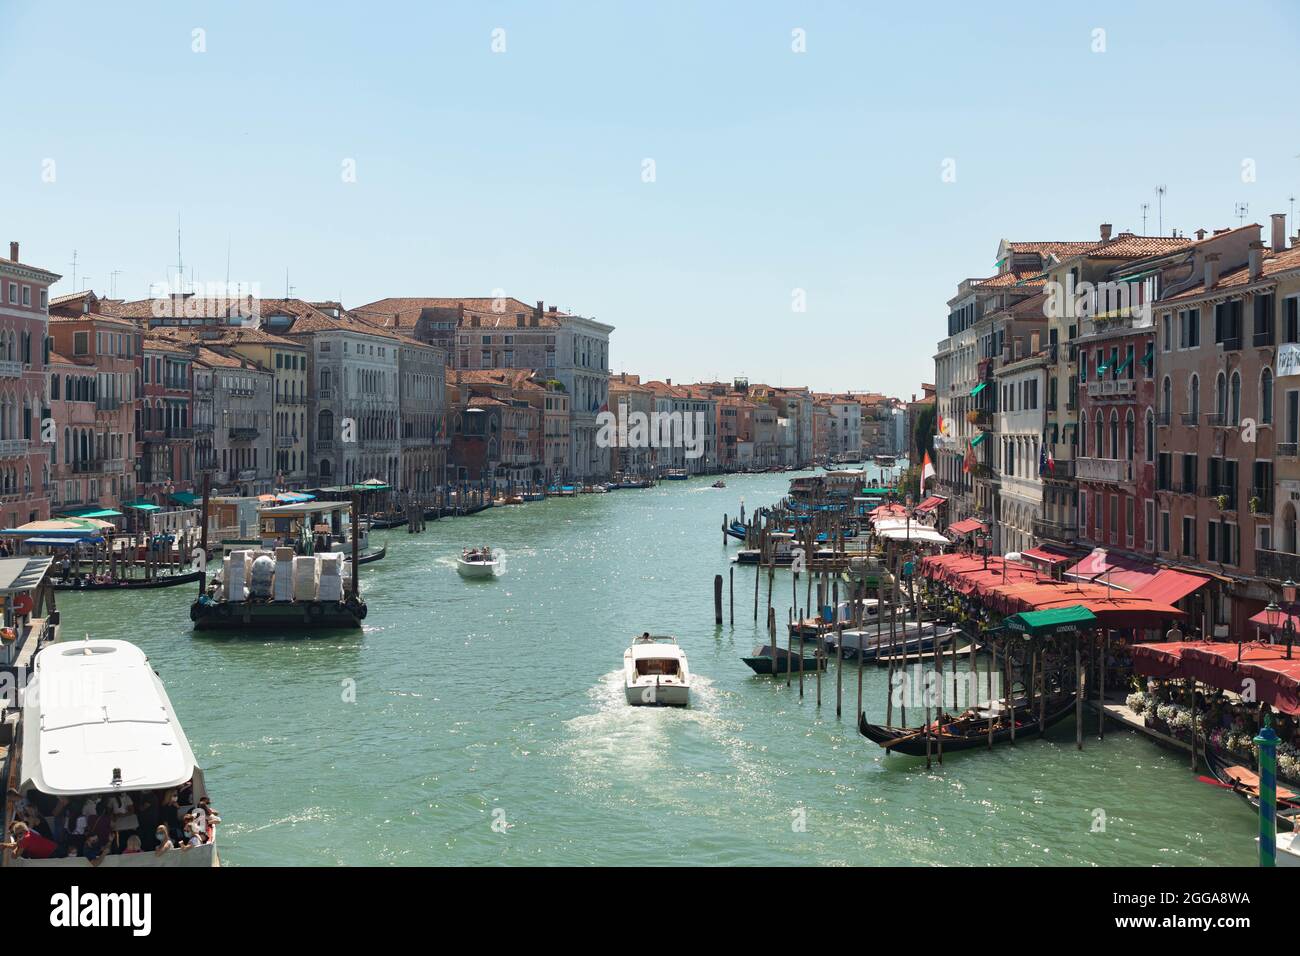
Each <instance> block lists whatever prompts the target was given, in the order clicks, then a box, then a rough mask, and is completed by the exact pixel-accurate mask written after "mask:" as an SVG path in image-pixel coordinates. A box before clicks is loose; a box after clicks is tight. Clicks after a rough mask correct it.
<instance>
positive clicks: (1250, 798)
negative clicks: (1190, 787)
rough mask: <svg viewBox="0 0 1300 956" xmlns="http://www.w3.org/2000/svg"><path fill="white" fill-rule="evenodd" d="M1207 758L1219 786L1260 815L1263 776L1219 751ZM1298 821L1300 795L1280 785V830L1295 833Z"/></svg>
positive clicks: (1210, 752)
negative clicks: (1261, 777) (1260, 786)
mask: <svg viewBox="0 0 1300 956" xmlns="http://www.w3.org/2000/svg"><path fill="white" fill-rule="evenodd" d="M1203 756H1204V757H1205V766H1206V767H1207V768H1208V769H1209V771H1210V773H1211V774H1213V775H1214V779H1215V780H1217V781H1218V783H1219V786H1221V787H1224V788H1225V789H1228V790H1231V791H1232V792H1233V793H1235V794H1237V796H1239V797H1241V798H1242V799H1243V800H1245V801H1246V802H1247V803H1249V804H1250V805H1251V806H1252V807H1253V808H1254V809H1255V811H1256V812H1258V811H1259V775H1258V774H1257V773H1256V772H1255V771H1254V770H1252V769H1251V768H1250V767H1248V766H1246V765H1245V764H1243V763H1242V762H1241V761H1242V759H1243V758H1240V757H1236V756H1234V755H1229V754H1225V753H1223V752H1222V751H1220V750H1218V749H1217V748H1215V747H1208V748H1206V750H1205V753H1204V755H1203ZM1247 759H1248V758H1247ZM1207 782H1208V781H1207ZM1297 817H1300V794H1297V793H1296V792H1295V791H1294V790H1292V789H1291V788H1290V787H1285V786H1283V785H1282V784H1281V783H1278V785H1277V825H1278V829H1281V830H1294V829H1295V826H1296V818H1297Z"/></svg>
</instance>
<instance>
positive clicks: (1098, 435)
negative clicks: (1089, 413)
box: [1092, 412, 1106, 458]
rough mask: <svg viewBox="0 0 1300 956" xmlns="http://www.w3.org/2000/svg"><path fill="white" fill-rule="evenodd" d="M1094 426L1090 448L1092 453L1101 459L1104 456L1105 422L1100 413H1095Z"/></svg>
mask: <svg viewBox="0 0 1300 956" xmlns="http://www.w3.org/2000/svg"><path fill="white" fill-rule="evenodd" d="M1095 424H1096V431H1095V432H1094V433H1093V438H1094V439H1095V441H1094V443H1093V446H1092V453H1093V454H1094V455H1096V456H1097V457H1098V458H1102V457H1104V456H1105V454H1106V443H1105V441H1104V436H1105V427H1106V421H1105V416H1104V415H1103V414H1102V413H1101V412H1098V413H1097V421H1096V423H1095Z"/></svg>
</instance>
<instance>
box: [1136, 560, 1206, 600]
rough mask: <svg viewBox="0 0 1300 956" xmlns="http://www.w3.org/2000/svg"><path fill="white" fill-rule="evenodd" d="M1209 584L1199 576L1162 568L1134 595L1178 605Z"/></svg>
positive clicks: (1204, 578)
mask: <svg viewBox="0 0 1300 956" xmlns="http://www.w3.org/2000/svg"><path fill="white" fill-rule="evenodd" d="M1209 583H1210V579H1209V578H1207V577H1203V576H1202V575H1199V574H1188V573H1186V572H1185V571H1174V570H1173V569H1171V568H1162V569H1161V570H1160V571H1158V572H1156V576H1155V577H1153V578H1151V580H1149V581H1147V583H1146V584H1144V585H1142V586H1141V587H1139V588H1138V589H1137V590H1135V591H1134V592H1133V593H1134V594H1140V595H1142V596H1143V597H1149V598H1151V600H1153V601H1160V602H1162V603H1164V604H1177V603H1178V602H1179V601H1181V600H1182V599H1183V598H1185V597H1187V595H1189V594H1191V593H1192V592H1194V591H1198V590H1200V589H1201V588H1203V587H1205V585H1207V584H1209Z"/></svg>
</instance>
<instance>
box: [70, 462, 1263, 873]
mask: <svg viewBox="0 0 1300 956" xmlns="http://www.w3.org/2000/svg"><path fill="white" fill-rule="evenodd" d="M709 483H710V482H709V480H703V479H694V480H691V481H688V482H669V483H665V484H663V485H661V486H660V487H658V488H655V489H648V490H626V491H618V492H614V493H611V494H608V495H584V496H579V497H575V498H569V499H555V500H551V501H547V502H542V503H534V504H529V505H525V506H522V507H512V508H500V509H493V510H490V511H487V512H484V513H482V514H479V515H475V516H472V517H469V518H463V519H456V520H444V521H439V522H432V523H430V524H429V526H428V530H427V531H425V532H424V533H423V534H420V535H408V534H407V533H406V531H405V530H404V529H402V530H397V531H391V532H381V533H379V534H380V535H383V536H385V537H386V539H387V542H388V546H389V549H388V556H387V558H386V559H385V560H384V561H382V562H380V563H378V564H375V565H369V566H366V567H364V568H363V569H362V573H361V579H362V588H363V591H364V594H365V597H366V600H367V601H368V603H369V605H370V615H369V617H368V618H367V620H366V625H365V629H364V632H362V633H358V634H334V635H332V636H329V637H318V638H314V639H265V638H231V637H210V636H199V635H196V634H194V633H192V632H191V631H190V629H189V619H188V614H187V611H188V605H189V602H190V601H191V600H192V599H193V594H192V593H191V590H190V589H189V588H175V589H171V590H164V591H156V592H144V593H141V594H135V595H108V596H105V595H75V594H69V595H60V607H61V608H62V610H63V634H64V637H65V639H74V638H80V637H81V636H82V635H83V634H85V633H89V634H91V635H92V636H94V637H101V638H123V639H126V640H130V641H133V642H134V643H136V644H138V645H140V646H141V647H142V648H143V649H144V650H145V652H146V653H147V654H148V655H149V657H150V658H151V660H152V662H153V665H154V667H155V668H156V669H157V670H158V672H159V673H160V674H161V675H162V678H163V681H164V682H165V684H166V686H167V689H168V692H169V694H170V695H171V698H172V701H173V703H174V704H175V706H176V710H177V712H178V714H179V715H180V718H181V721H182V723H183V725H184V727H185V730H186V732H187V734H188V735H189V738H190V740H191V742H192V744H193V746H194V751H195V753H196V754H197V756H198V758H199V761H200V762H201V764H202V765H203V767H204V768H205V772H206V774H207V779H208V783H209V787H210V789H211V791H212V793H213V797H214V804H215V805H216V806H217V807H218V808H219V809H220V810H221V813H222V816H223V819H224V821H225V822H224V824H223V826H222V828H221V835H220V852H221V856H222V858H223V861H224V862H225V863H226V864H228V865H237V866H250V865H286V864H288V865H333V864H538V865H549V864H590V863H605V864H624V865H627V864H631V865H635V864H646V865H659V864H680V863H697V864H853V865H872V864H957V865H961V864H1043V865H1118V864H1138V865H1162V864H1184V865H1186V864H1239V865H1248V864H1250V863H1252V862H1253V861H1254V858H1255V856H1254V855H1255V848H1254V844H1253V836H1254V833H1255V822H1254V818H1253V816H1252V815H1251V813H1250V811H1249V809H1248V808H1247V807H1246V806H1245V805H1244V803H1242V802H1241V801H1239V800H1238V799H1237V798H1236V797H1234V796H1232V795H1231V794H1228V793H1225V792H1224V791H1222V790H1218V789H1216V788H1212V787H1209V786H1207V785H1205V784H1202V783H1198V782H1197V781H1196V779H1195V777H1194V776H1193V775H1192V774H1191V772H1190V771H1189V769H1188V767H1187V760H1186V758H1185V757H1183V756H1182V755H1180V754H1175V753H1171V752H1167V751H1164V750H1162V749H1160V748H1159V747H1157V746H1156V745H1155V744H1153V743H1151V742H1149V741H1147V740H1146V739H1144V738H1142V737H1139V736H1137V735H1135V734H1132V733H1127V732H1121V731H1118V730H1111V731H1109V732H1108V733H1107V736H1106V739H1105V741H1104V742H1100V743H1099V742H1098V741H1097V740H1096V739H1095V736H1091V737H1089V738H1088V739H1087V740H1086V745H1085V746H1086V749H1085V750H1084V751H1083V752H1082V753H1079V752H1078V751H1076V750H1075V748H1074V729H1073V722H1072V721H1071V722H1067V723H1065V724H1063V725H1061V726H1058V727H1057V728H1055V729H1054V730H1053V731H1052V732H1051V733H1049V735H1048V738H1047V739H1046V740H1041V741H1030V742H1025V743H1022V744H1020V745H1018V746H1017V747H1015V748H1011V747H1001V748H996V749H995V750H994V751H992V752H991V753H990V752H974V753H968V754H962V755H954V756H949V758H948V760H947V762H946V764H945V766H943V767H941V768H940V767H936V768H935V769H933V770H931V771H927V770H926V769H925V767H924V762H923V761H920V762H918V761H916V760H914V759H910V758H902V757H890V758H889V759H888V760H886V759H885V758H884V757H883V752H882V751H881V750H880V749H879V748H877V747H876V746H875V745H874V744H871V743H870V742H869V741H867V740H865V739H864V738H862V737H860V736H859V735H858V734H857V733H856V731H855V728H854V726H853V713H854V709H855V706H856V689H857V671H856V669H855V668H854V667H853V666H852V665H846V673H845V716H844V718H843V719H842V720H840V719H836V717H835V708H834V664H833V663H832V666H831V671H830V673H829V674H828V675H827V678H826V683H825V684H824V687H823V690H824V697H823V700H824V704H823V706H822V707H821V709H820V710H819V709H818V708H817V706H816V703H815V698H814V694H813V685H812V682H811V681H809V684H808V688H807V694H806V696H805V697H804V699H803V700H800V699H799V693H798V688H797V686H795V687H790V688H787V687H786V686H785V682H784V681H779V682H776V681H773V680H772V679H771V678H763V677H756V676H754V675H753V674H752V673H751V672H750V670H749V669H748V668H747V667H746V666H745V665H744V664H743V663H742V662H741V660H740V658H741V656H742V655H744V654H747V653H748V652H749V651H750V650H751V649H752V647H753V646H754V645H755V644H756V643H758V632H757V629H756V628H755V626H754V624H753V619H752V601H753V575H754V571H753V569H749V568H738V569H737V570H736V578H735V580H736V611H737V614H736V618H737V620H736V626H735V628H734V629H733V628H731V627H730V626H727V625H724V626H723V627H722V628H715V627H714V625H713V606H712V602H713V598H712V582H713V576H714V575H715V574H718V573H721V574H723V575H724V578H725V576H726V574H727V569H728V567H729V561H728V558H729V555H730V554H731V553H734V550H735V545H734V544H733V545H731V546H724V545H723V543H722V536H721V532H720V530H719V529H720V525H721V521H722V514H723V512H727V513H729V514H733V515H734V514H736V513H737V512H738V511H739V504H740V501H741V499H742V498H743V500H744V501H745V504H746V507H747V508H748V509H752V508H753V507H755V506H757V505H762V504H767V503H770V502H772V501H775V500H776V499H778V498H779V497H780V496H781V494H782V493H783V492H784V490H785V489H786V487H787V476H784V475H759V476H736V477H732V478H728V480H727V484H728V487H727V488H726V489H725V490H718V489H712V488H710V487H708V485H709ZM377 536H378V535H377ZM481 543H489V544H492V545H494V546H496V547H498V548H501V549H503V550H504V552H505V573H504V574H503V575H502V576H500V577H499V578H498V579H496V580H493V581H484V582H473V581H463V580H461V579H460V578H459V577H458V576H457V574H456V571H455V565H454V556H455V555H456V554H457V553H459V551H460V549H461V548H462V547H463V546H466V545H472V544H481ZM788 575H789V572H787V571H782V572H778V576H777V588H776V595H775V597H774V602H775V603H776V605H777V609H778V610H777V614H778V620H780V621H782V622H784V620H785V616H786V608H787V607H788V604H789V597H788V595H789V590H790V583H789V577H788ZM782 585H784V587H783V586H782ZM800 587H801V590H802V587H803V586H802V584H801V586H800ZM764 599H765V591H764ZM724 600H725V598H724ZM646 630H649V631H652V632H655V633H670V634H675V635H676V636H677V637H678V640H679V641H680V642H681V644H682V645H683V647H684V648H685V650H686V652H687V655H688V656H689V659H690V663H691V668H692V670H693V672H694V674H695V676H696V680H697V682H698V686H697V689H696V690H695V694H694V704H693V706H692V707H691V708H690V709H689V710H666V709H651V708H633V707H629V706H627V705H626V704H625V703H624V702H623V697H622V689H621V684H620V668H621V663H622V654H623V651H624V649H625V648H626V647H627V645H628V644H629V643H630V638H631V636H632V635H633V634H639V633H640V632H642V631H646ZM885 682H886V676H885V673H884V672H883V671H880V670H877V669H874V668H872V669H869V670H868V671H867V673H866V676H865V688H866V690H865V701H866V704H865V706H866V709H867V713H868V716H869V717H872V718H874V719H881V718H883V716H884V708H885ZM1097 811H1104V814H1105V829H1104V832H1094V821H1095V820H1096V819H1098V813H1097Z"/></svg>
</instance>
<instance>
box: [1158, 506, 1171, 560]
mask: <svg viewBox="0 0 1300 956" xmlns="http://www.w3.org/2000/svg"><path fill="white" fill-rule="evenodd" d="M1160 550H1161V551H1163V552H1165V553H1166V554H1167V553H1168V552H1169V512H1168V511H1162V512H1160Z"/></svg>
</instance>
